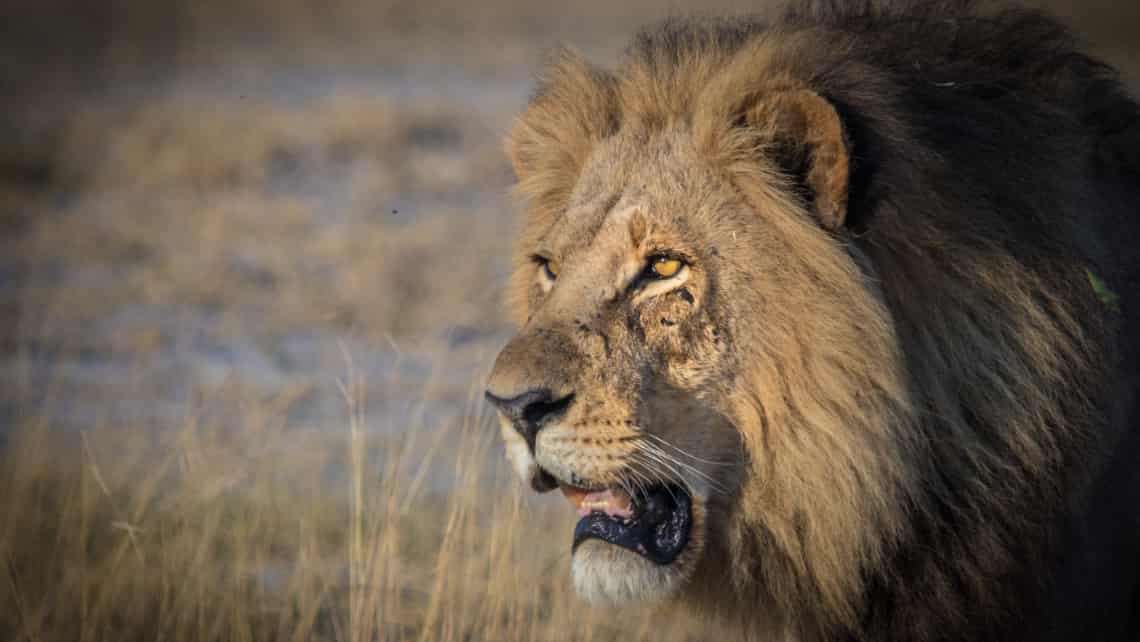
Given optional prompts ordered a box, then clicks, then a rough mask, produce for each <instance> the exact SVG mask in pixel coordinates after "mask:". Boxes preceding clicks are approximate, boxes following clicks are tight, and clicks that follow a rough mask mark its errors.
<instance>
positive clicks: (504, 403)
mask: <svg viewBox="0 0 1140 642" xmlns="http://www.w3.org/2000/svg"><path fill="white" fill-rule="evenodd" d="M486 397H487V401H490V402H491V403H492V404H493V405H494V406H495V407H496V408H498V409H499V412H501V413H503V415H505V416H506V417H507V418H508V419H510V420H511V423H512V424H514V426H515V430H517V431H519V434H521V435H522V436H523V438H524V439H526V443H527V444H528V445H529V446H530V449H531V451H532V452H533V451H534V439H535V437H536V436H537V435H538V431H539V430H541V429H542V427H543V426H544V425H545V424H546V423H548V422H549V421H550V420H551V419H554V418H555V417H557V416H558V415H560V414H562V413H563V412H564V411H565V410H566V408H567V407H568V406H569V405H570V402H571V401H573V400H574V394H573V393H571V394H568V395H565V396H564V397H561V398H559V399H555V398H554V393H552V392H551V391H550V389H549V388H537V389H534V390H527V391H526V392H524V393H522V394H521V395H518V396H517V397H511V398H510V399H504V398H502V397H497V396H495V395H494V394H492V393H491V391H490V390H488V391H487V393H486Z"/></svg>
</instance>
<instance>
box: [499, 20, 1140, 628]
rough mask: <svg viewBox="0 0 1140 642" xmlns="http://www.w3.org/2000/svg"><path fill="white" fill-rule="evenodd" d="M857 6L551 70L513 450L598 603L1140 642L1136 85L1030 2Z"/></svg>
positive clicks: (524, 176)
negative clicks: (548, 496)
mask: <svg viewBox="0 0 1140 642" xmlns="http://www.w3.org/2000/svg"><path fill="white" fill-rule="evenodd" d="M840 4H844V3H834V5H832V4H831V3H827V5H826V6H822V7H819V6H810V7H808V8H803V7H802V6H801V7H800V8H798V9H796V10H794V11H791V12H789V13H787V14H786V15H785V16H784V17H783V18H781V19H779V20H776V21H773V22H768V23H765V22H762V21H759V20H757V21H748V20H744V21H671V22H668V23H666V24H665V25H663V26H660V27H658V28H656V29H653V30H650V31H646V32H644V33H642V34H641V35H640V36H638V37H637V39H636V40H635V42H634V44H633V46H632V47H631V49H630V51H629V53H628V55H627V58H626V61H625V62H624V63H623V65H622V66H621V67H620V68H619V69H617V70H616V71H612V72H611V71H605V70H602V69H598V68H596V67H593V66H591V65H589V64H588V63H586V62H584V61H582V60H581V59H579V58H578V57H576V56H574V55H572V54H561V55H560V56H559V57H558V59H557V60H556V62H554V64H553V65H552V67H551V69H550V70H549V73H548V75H547V76H546V77H545V79H544V80H543V82H542V84H541V88H540V90H539V91H538V93H537V95H536V97H535V98H534V99H533V101H532V102H531V104H530V105H529V107H528V108H527V109H526V111H525V113H523V114H522V116H521V118H520V120H519V121H518V124H517V126H516V127H515V129H514V130H513V132H512V133H511V135H510V137H509V141H508V148H509V153H510V156H511V159H512V161H513V163H514V167H515V170H516V172H517V174H518V178H519V189H520V190H521V192H522V194H524V195H525V196H526V197H527V198H528V202H529V211H528V215H527V217H526V221H525V224H524V227H523V230H522V234H521V239H520V241H519V250H518V254H517V256H516V269H515V272H514V276H513V277H512V280H511V286H510V287H511V291H512V293H513V295H514V298H515V300H516V305H515V306H514V311H515V314H516V316H517V319H518V321H519V323H520V326H521V329H520V331H519V333H518V335H517V336H515V337H514V338H513V339H512V340H511V341H510V343H509V344H508V345H507V346H506V347H505V348H504V349H503V351H502V353H501V354H500V355H499V357H498V360H497V361H496V363H495V367H494V370H493V372H492V374H491V377H490V381H489V384H488V392H487V397H488V399H489V400H490V401H491V402H492V403H493V404H494V405H495V406H496V407H497V408H498V410H499V414H500V415H501V418H502V434H503V438H504V439H505V440H506V446H507V454H508V455H509V458H510V459H511V461H512V462H513V465H514V466H515V468H517V470H518V472H519V473H520V474H521V475H522V476H523V477H524V478H525V479H526V480H527V481H529V483H530V484H531V485H532V486H533V487H534V488H535V489H536V490H539V491H546V490H551V489H553V488H556V487H561V488H562V490H563V492H564V493H565V494H566V496H567V497H568V498H569V499H570V500H571V502H572V503H573V504H574V505H575V506H576V507H577V510H578V513H579V514H580V515H581V516H582V519H581V521H580V522H579V523H578V526H577V527H576V528H575V530H574V533H573V538H572V540H571V541H572V551H573V562H572V569H573V582H574V585H575V586H576V588H577V590H578V592H579V593H580V594H581V595H582V596H584V597H585V598H586V599H588V600H591V601H597V602H609V603H614V602H621V601H625V600H661V601H665V602H666V603H671V602H673V601H679V602H681V603H684V604H686V605H690V606H693V607H695V608H696V609H697V610H699V611H701V612H703V613H707V614H709V615H712V616H714V618H715V619H718V620H720V621H721V622H723V623H726V624H727V625H728V628H730V629H732V630H735V631H738V632H740V633H741V634H742V635H743V636H744V637H748V638H752V639H764V640H795V641H799V642H806V641H815V640H954V641H963V640H1014V639H1024V640H1126V639H1140V583H1138V578H1140V566H1138V564H1140V556H1138V553H1140V546H1138V543H1140V540H1138V539H1137V538H1140V493H1138V492H1137V491H1138V489H1140V448H1138V443H1137V442H1138V440H1140V430H1138V428H1140V410H1138V409H1137V407H1136V398H1137V396H1136V395H1137V391H1138V390H1140V354H1138V352H1140V336H1138V333H1140V323H1138V320H1137V315H1138V314H1140V305H1138V303H1137V302H1138V301H1140V298H1138V297H1140V251H1138V249H1137V243H1140V152H1138V150H1140V107H1138V106H1137V104H1136V103H1135V102H1133V101H1132V100H1131V99H1129V98H1128V97H1127V96H1126V94H1125V92H1124V91H1123V90H1122V89H1121V87H1120V85H1119V84H1118V82H1117V80H1116V78H1115V75H1114V74H1113V73H1112V71H1111V70H1110V69H1108V68H1107V67H1106V66H1105V65H1103V64H1102V63H1099V62H1097V61H1096V60H1093V59H1092V58H1089V57H1088V56H1086V55H1084V54H1081V53H1079V52H1078V51H1077V50H1076V49H1075V48H1074V45H1073V43H1072V40H1071V38H1070V36H1069V35H1068V33H1067V32H1066V31H1065V30H1064V29H1063V28H1062V27H1060V26H1059V25H1057V24H1056V23H1055V22H1053V21H1052V20H1050V19H1048V18H1046V17H1043V16H1042V15H1040V14H1038V13H1036V12H1031V11H1025V10H1006V11H989V10H987V9H984V8H978V7H971V6H967V5H966V4H965V3H962V2H954V3H945V2H943V3H933V2H921V3H915V4H906V5H893V6H879V5H877V4H874V3H867V2H859V3H846V4H848V7H846V8H843V7H839V5H840ZM852 4H854V5H857V7H858V8H851V7H850V5H852ZM567 536H568V537H569V534H567Z"/></svg>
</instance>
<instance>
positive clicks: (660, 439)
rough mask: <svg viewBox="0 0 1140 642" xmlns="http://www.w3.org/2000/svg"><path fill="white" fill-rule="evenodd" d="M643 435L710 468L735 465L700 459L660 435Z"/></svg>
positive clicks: (727, 462)
mask: <svg viewBox="0 0 1140 642" xmlns="http://www.w3.org/2000/svg"><path fill="white" fill-rule="evenodd" d="M642 434H644V435H645V436H646V437H649V438H650V439H654V440H656V441H657V442H658V443H660V444H663V445H665V446H668V447H670V448H672V449H673V450H676V451H677V452H678V453H679V454H681V455H683V456H685V457H688V458H689V459H692V460H693V461H695V462H699V463H702V464H708V465H710V466H732V465H733V463H732V462H731V461H717V460H715V459H704V458H702V457H698V456H696V455H694V454H692V453H690V452H688V451H687V450H685V449H683V448H681V447H680V446H678V445H676V444H674V443H673V442H671V441H669V440H667V439H665V438H663V437H661V436H660V435H655V434H653V433H651V432H643V433H642Z"/></svg>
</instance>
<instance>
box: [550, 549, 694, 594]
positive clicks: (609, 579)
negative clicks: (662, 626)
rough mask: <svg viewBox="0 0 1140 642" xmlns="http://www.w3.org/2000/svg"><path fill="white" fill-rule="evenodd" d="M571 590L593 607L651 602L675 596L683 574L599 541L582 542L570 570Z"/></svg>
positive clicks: (674, 568)
mask: <svg viewBox="0 0 1140 642" xmlns="http://www.w3.org/2000/svg"><path fill="white" fill-rule="evenodd" d="M570 572H571V577H572V580H573V582H574V590H575V591H577V593H578V595H579V596H580V597H581V598H582V599H584V600H586V601H587V602H590V603H592V604H610V605H616V604H624V603H628V602H654V601H659V600H664V599H666V598H669V597H672V596H673V595H675V594H677V593H678V591H679V590H680V589H681V586H682V585H683V584H684V582H685V573H684V571H683V570H682V568H680V565H679V564H678V563H677V562H674V563H672V564H666V565H661V564H657V563H655V562H652V561H650V560H648V559H645V558H644V557H642V556H640V555H638V554H637V553H634V552H631V551H628V550H626V549H624V548H620V547H618V546H614V545H613V544H609V543H606V542H602V541H599V540H590V541H586V542H583V543H582V544H581V545H580V546H579V547H578V549H577V550H575V551H574V556H573V558H572V561H571V566H570Z"/></svg>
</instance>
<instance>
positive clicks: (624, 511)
mask: <svg viewBox="0 0 1140 642" xmlns="http://www.w3.org/2000/svg"><path fill="white" fill-rule="evenodd" d="M562 494H564V495H566V499H569V500H570V503H571V504H573V505H574V507H575V508H577V509H578V514H579V515H581V516H582V517H585V516H587V515H589V514H590V513H595V512H597V513H605V514H606V515H609V516H610V517H616V518H619V519H631V518H632V517H633V501H632V500H630V497H629V495H628V494H626V493H625V492H624V491H621V490H615V489H612V488H607V489H606V490H596V491H588V490H585V489H584V488H577V487H574V486H566V485H563V486H562Z"/></svg>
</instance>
